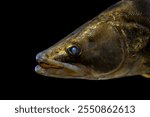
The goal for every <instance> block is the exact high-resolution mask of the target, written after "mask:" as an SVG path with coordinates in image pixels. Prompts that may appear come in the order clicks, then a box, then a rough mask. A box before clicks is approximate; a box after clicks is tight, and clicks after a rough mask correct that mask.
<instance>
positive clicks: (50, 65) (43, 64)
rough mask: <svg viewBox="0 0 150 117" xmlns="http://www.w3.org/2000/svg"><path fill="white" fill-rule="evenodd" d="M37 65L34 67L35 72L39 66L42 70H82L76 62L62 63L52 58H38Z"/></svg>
mask: <svg viewBox="0 0 150 117" xmlns="http://www.w3.org/2000/svg"><path fill="white" fill-rule="evenodd" d="M38 63H39V65H38V66H37V67H36V68H35V71H36V72H37V71H38V70H37V69H39V68H41V69H42V70H43V69H45V70H48V69H56V70H57V69H67V70H69V71H72V72H80V71H82V68H81V67H80V66H78V65H76V64H71V63H64V62H60V61H56V60H53V59H47V60H46V59H44V60H42V61H41V60H40V61H38Z"/></svg>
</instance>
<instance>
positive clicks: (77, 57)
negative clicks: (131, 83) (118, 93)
mask: <svg viewBox="0 0 150 117" xmlns="http://www.w3.org/2000/svg"><path fill="white" fill-rule="evenodd" d="M149 6H150V1H149V0H122V1H120V2H118V3H117V4H115V5H114V6H112V7H110V8H108V9H106V10H105V11H104V12H102V13H101V14H99V15H98V16H97V17H95V18H94V19H92V20H91V21H89V22H87V23H85V24H84V25H83V26H81V27H80V28H78V29H77V30H75V31H74V32H73V33H71V34H70V35H68V36H67V37H65V38H64V39H63V40H61V41H59V42H58V43H56V44H55V45H53V46H52V47H50V48H48V49H46V50H44V51H42V52H40V53H39V54H38V55H37V56H36V60H37V61H38V63H39V65H38V66H36V68H35V71H36V72H37V73H38V74H41V75H44V76H49V77H59V78H81V79H88V80H106V79H113V78H120V77H125V76H133V75H143V76H146V77H150V76H149V74H150V13H149V12H150V8H149Z"/></svg>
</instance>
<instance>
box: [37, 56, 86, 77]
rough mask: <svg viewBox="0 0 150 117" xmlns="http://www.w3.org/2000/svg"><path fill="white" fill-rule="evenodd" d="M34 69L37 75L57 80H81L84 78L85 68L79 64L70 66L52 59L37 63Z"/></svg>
mask: <svg viewBox="0 0 150 117" xmlns="http://www.w3.org/2000/svg"><path fill="white" fill-rule="evenodd" d="M38 63H39V65H37V66H36V67H35V71H36V72H37V73H38V74H41V75H44V76H48V77H58V78H76V77H78V78H82V77H84V76H85V66H83V65H81V64H70V63H64V62H60V61H56V60H53V59H46V60H40V61H38Z"/></svg>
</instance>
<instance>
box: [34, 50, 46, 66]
mask: <svg viewBox="0 0 150 117" xmlns="http://www.w3.org/2000/svg"><path fill="white" fill-rule="evenodd" d="M46 59H48V58H47V57H46V54H45V53H43V52H40V53H38V54H37V55H36V61H37V62H38V63H40V62H43V61H45V60H46Z"/></svg>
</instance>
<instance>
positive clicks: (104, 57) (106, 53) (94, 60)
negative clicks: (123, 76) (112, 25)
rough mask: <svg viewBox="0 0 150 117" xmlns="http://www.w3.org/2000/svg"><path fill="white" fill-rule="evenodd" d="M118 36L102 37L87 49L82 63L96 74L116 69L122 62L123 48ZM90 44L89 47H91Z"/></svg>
mask: <svg viewBox="0 0 150 117" xmlns="http://www.w3.org/2000/svg"><path fill="white" fill-rule="evenodd" d="M120 40H121V39H120V37H119V36H118V34H116V35H115V34H112V36H111V35H110V37H106V36H104V37H102V38H101V39H100V40H98V41H97V42H92V43H91V44H92V45H93V46H94V47H93V48H92V47H90V48H92V49H91V50H90V49H89V50H88V51H87V52H86V53H87V54H86V55H85V57H84V59H83V61H82V63H83V64H84V65H85V66H87V67H90V68H91V69H92V70H94V71H96V72H98V73H108V72H111V71H113V70H115V69H117V68H118V66H119V65H120V64H121V63H122V61H123V57H124V54H123V49H122V48H123V47H122V43H121V41H120ZM91 44H90V46H92V45H91Z"/></svg>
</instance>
